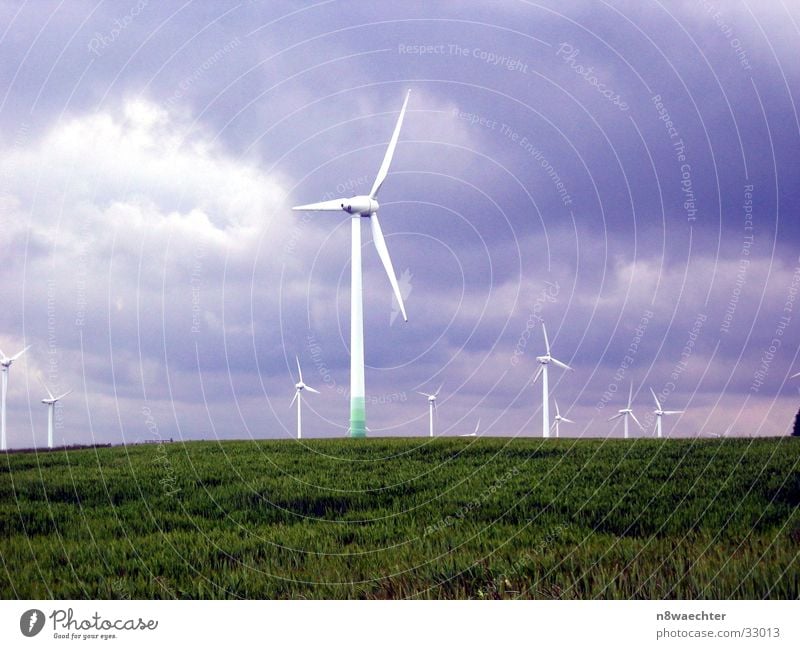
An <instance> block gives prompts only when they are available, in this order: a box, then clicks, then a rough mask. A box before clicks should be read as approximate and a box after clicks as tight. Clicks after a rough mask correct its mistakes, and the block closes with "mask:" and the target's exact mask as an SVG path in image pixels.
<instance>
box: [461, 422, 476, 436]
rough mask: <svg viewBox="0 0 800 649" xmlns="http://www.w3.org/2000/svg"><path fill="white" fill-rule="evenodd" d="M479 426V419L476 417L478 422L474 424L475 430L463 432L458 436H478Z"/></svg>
mask: <svg viewBox="0 0 800 649" xmlns="http://www.w3.org/2000/svg"><path fill="white" fill-rule="evenodd" d="M480 427H481V420H480V419H478V423H477V424H475V430H473V431H472V432H471V433H464V434H463V435H459V437H477V436H478V429H479V428H480Z"/></svg>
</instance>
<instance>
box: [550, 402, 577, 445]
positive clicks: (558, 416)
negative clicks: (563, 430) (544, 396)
mask: <svg viewBox="0 0 800 649" xmlns="http://www.w3.org/2000/svg"><path fill="white" fill-rule="evenodd" d="M553 404H554V405H555V407H556V416H555V417H553V426H554V427H555V429H556V437H560V435H559V434H558V425H559V424H560V423H561V422H562V421H564V422H566V423H568V424H574V423H575V422H574V421H572V420H571V419H567V418H566V417H562V416H561V413H560V412H559V411H558V401H556V400H555V399H553Z"/></svg>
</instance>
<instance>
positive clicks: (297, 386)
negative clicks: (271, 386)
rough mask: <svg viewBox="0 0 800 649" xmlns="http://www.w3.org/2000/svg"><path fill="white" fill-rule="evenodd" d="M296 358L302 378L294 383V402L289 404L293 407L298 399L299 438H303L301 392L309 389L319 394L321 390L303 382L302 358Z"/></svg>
mask: <svg viewBox="0 0 800 649" xmlns="http://www.w3.org/2000/svg"><path fill="white" fill-rule="evenodd" d="M294 360H295V361H297V374H298V376H299V377H300V380H299V381H298V382H297V383H295V384H294V397H293V398H292V402H291V403H290V404H289V407H290V408H291V407H292V406H293V405H294V402H295V401H297V439H302V438H303V427H302V424H301V422H302V413H301V410H302V403H303V397H302V395H301V394H300V393H301V392H302V391H303V390H308V391H309V392H313V393H314V394H319V390H315V389H314V388H312V387H311V386H310V385H306V384H305V383H304V382H303V370H301V369H300V359H299V358H297V356H295V357H294Z"/></svg>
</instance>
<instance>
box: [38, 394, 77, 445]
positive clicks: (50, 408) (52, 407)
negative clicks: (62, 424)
mask: <svg viewBox="0 0 800 649" xmlns="http://www.w3.org/2000/svg"><path fill="white" fill-rule="evenodd" d="M42 386H43V387H44V389H45V390H46V391H47V396H48V398H47V399H42V403H43V404H45V405H46V406H47V448H53V418H54V415H55V411H56V404H57V403H58V402H59V401H61V399H63V398H64V397H66V396H67V395H68V394H70V393H71V392H72V390H67V391H66V392H65V393H64V394H60V395H58V396H57V397H56V396H53V393H52V392H50V388H48V387H47V385H46V384H45V383H44V381H42Z"/></svg>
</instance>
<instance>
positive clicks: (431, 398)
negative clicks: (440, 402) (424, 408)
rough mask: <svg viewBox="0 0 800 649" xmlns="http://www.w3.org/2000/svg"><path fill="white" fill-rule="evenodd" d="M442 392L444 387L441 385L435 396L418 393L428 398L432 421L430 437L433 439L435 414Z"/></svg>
mask: <svg viewBox="0 0 800 649" xmlns="http://www.w3.org/2000/svg"><path fill="white" fill-rule="evenodd" d="M441 391H442V386H441V385H440V386H439V387H438V388H437V390H436V392H434V393H433V394H427V393H425V392H417V394H421V395H422V396H423V397H428V412H429V419H430V437H433V413H434V411H435V410H436V397H438V396H439V392H441Z"/></svg>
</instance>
